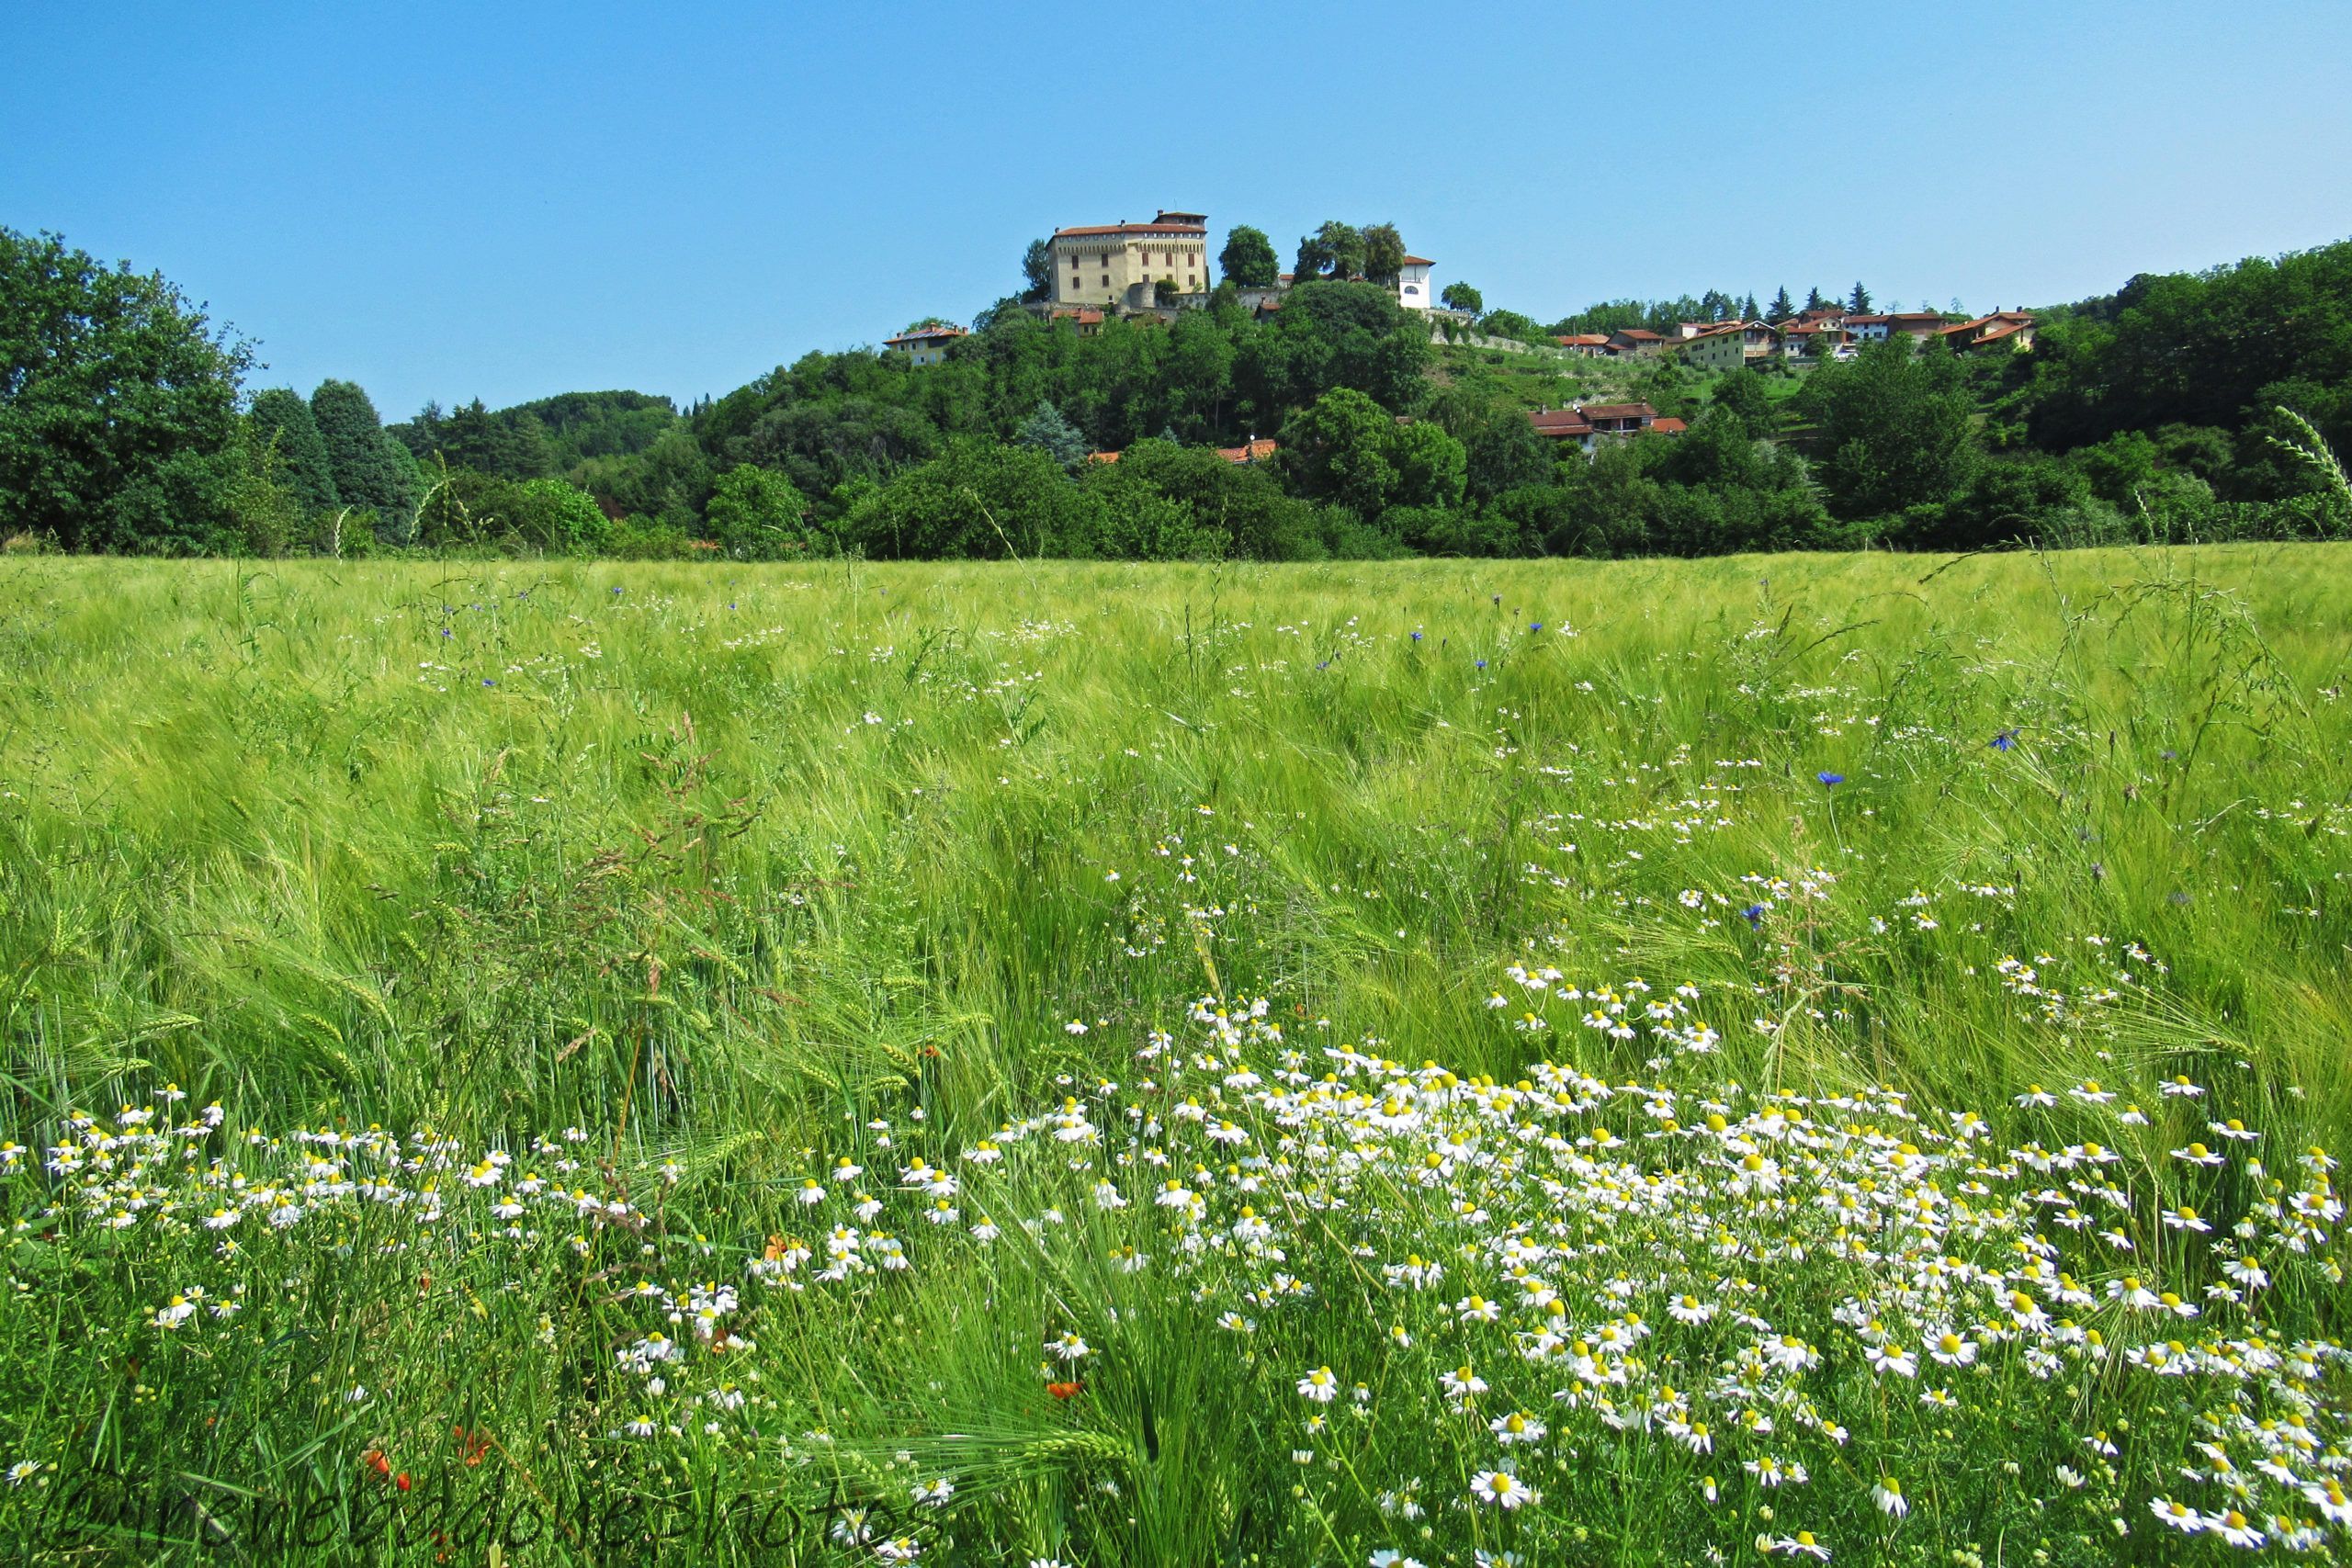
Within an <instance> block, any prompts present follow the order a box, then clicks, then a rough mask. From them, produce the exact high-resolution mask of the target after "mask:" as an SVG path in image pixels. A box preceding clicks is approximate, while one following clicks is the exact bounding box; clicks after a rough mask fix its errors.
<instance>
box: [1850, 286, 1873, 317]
mask: <svg viewBox="0 0 2352 1568" xmlns="http://www.w3.org/2000/svg"><path fill="white" fill-rule="evenodd" d="M1846 309H1847V310H1849V311H1850V312H1852V313H1853V314H1854V315H1857V316H1866V315H1868V314H1870V309H1871V291H1870V290H1869V289H1867V288H1863V287H1862V286H1861V284H1860V282H1857V283H1856V284H1855V285H1854V292H1853V293H1852V294H1851V295H1850V296H1849V297H1848V298H1847V300H1846Z"/></svg>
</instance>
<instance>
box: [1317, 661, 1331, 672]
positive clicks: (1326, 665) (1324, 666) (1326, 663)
mask: <svg viewBox="0 0 2352 1568" xmlns="http://www.w3.org/2000/svg"><path fill="white" fill-rule="evenodd" d="M1315 668H1317V670H1329V668H1331V661H1330V660H1328V659H1326V660H1322V661H1321V662H1320V663H1318V664H1317V665H1316V666H1315Z"/></svg>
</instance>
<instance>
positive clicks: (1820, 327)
mask: <svg viewBox="0 0 2352 1568" xmlns="http://www.w3.org/2000/svg"><path fill="white" fill-rule="evenodd" d="M1813 314H1814V312H1811V311H1808V312H1806V315H1813ZM1781 356H1782V357H1783V358H1786V359H1804V360H1811V361H1815V362H1816V363H1817V362H1819V361H1821V360H1825V359H1851V358H1852V357H1853V356H1854V348H1853V334H1852V333H1849V332H1848V331H1847V330H1846V328H1845V325H1844V323H1843V318H1840V317H1837V316H1829V317H1826V318H1821V319H1815V320H1812V321H1808V320H1806V319H1805V317H1804V316H1799V317H1797V318H1796V319H1795V320H1793V321H1786V322H1783V323H1782V324H1781Z"/></svg>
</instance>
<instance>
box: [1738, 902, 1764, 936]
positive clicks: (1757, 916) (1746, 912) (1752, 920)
mask: <svg viewBox="0 0 2352 1568" xmlns="http://www.w3.org/2000/svg"><path fill="white" fill-rule="evenodd" d="M1739 913H1740V918H1741V919H1745V920H1746V921H1747V923H1748V924H1749V925H1750V926H1752V927H1754V928H1755V929H1756V930H1758V931H1762V930H1763V929H1764V906H1763V905H1761V904H1750V905H1749V906H1748V907H1747V908H1745V909H1742V910H1741V911H1740V912H1739Z"/></svg>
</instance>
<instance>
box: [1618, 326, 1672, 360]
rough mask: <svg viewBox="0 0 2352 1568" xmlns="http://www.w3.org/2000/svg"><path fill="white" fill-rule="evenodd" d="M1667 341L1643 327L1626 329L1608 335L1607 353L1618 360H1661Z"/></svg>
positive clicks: (1664, 353) (1664, 354)
mask: <svg viewBox="0 0 2352 1568" xmlns="http://www.w3.org/2000/svg"><path fill="white" fill-rule="evenodd" d="M1667 347H1668V343H1667V339H1666V338H1665V337H1663V336H1661V335H1660V334H1659V333H1654V332H1650V331H1648V330H1647V329H1645V328H1643V327H1626V328H1624V329H1623V330H1622V331H1619V332H1613V333H1610V334H1609V352H1610V354H1611V355H1613V356H1614V357H1616V358H1619V359H1662V358H1664V357H1665V356H1666V351H1667Z"/></svg>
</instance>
